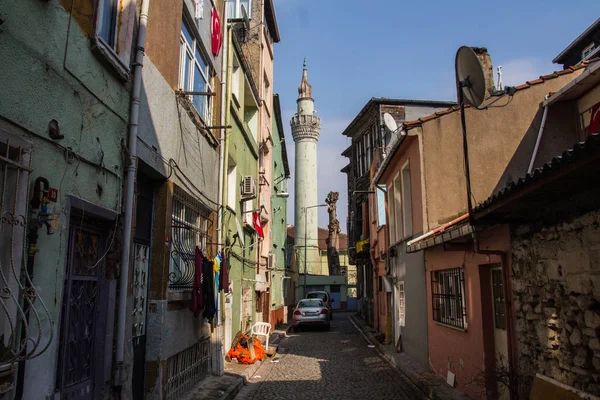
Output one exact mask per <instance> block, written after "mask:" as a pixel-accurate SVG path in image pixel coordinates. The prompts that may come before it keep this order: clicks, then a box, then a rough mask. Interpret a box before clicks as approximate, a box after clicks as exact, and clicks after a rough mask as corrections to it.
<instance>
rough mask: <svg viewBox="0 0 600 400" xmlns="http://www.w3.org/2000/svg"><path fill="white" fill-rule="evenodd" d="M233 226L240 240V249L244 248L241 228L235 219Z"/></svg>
mask: <svg viewBox="0 0 600 400" xmlns="http://www.w3.org/2000/svg"><path fill="white" fill-rule="evenodd" d="M235 225H236V227H237V235H238V238H240V243H241V244H242V247H244V232H242V226H241V225H240V221H239V220H238V219H237V217H235Z"/></svg>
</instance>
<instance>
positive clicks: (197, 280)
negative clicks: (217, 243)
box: [190, 246, 204, 318]
mask: <svg viewBox="0 0 600 400" xmlns="http://www.w3.org/2000/svg"><path fill="white" fill-rule="evenodd" d="M203 261H204V256H203V255H202V251H200V249H199V248H198V246H196V254H195V257H194V262H195V264H194V284H193V286H192V303H191V304H190V311H191V312H193V313H194V316H195V317H196V318H197V317H198V316H199V315H200V312H201V311H202V304H203V302H202V265H203Z"/></svg>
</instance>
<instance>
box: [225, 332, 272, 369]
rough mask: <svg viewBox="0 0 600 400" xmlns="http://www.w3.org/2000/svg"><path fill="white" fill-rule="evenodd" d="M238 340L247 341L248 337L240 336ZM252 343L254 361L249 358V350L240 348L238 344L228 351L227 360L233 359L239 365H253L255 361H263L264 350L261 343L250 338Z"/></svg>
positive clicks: (256, 339)
mask: <svg viewBox="0 0 600 400" xmlns="http://www.w3.org/2000/svg"><path fill="white" fill-rule="evenodd" d="M240 339H246V340H248V339H249V337H248V336H246V335H242V336H241V337H240ZM252 342H253V343H254V356H255V357H254V359H251V358H250V350H249V349H248V348H247V347H244V346H242V345H241V344H240V343H238V344H237V345H236V346H235V348H233V347H232V348H231V349H229V351H228V352H227V356H228V357H229V358H235V359H236V360H238V362H239V363H240V364H254V363H255V362H256V361H257V360H258V361H260V360H264V359H265V349H264V348H263V345H262V342H261V341H260V339H258V338H252Z"/></svg>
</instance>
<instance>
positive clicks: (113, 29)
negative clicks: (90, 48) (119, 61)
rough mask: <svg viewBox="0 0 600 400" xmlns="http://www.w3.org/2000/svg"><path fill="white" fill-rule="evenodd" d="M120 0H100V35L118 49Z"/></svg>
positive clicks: (106, 42) (114, 48) (105, 41)
mask: <svg viewBox="0 0 600 400" xmlns="http://www.w3.org/2000/svg"><path fill="white" fill-rule="evenodd" d="M117 5H118V0H100V1H99V2H98V28H97V29H98V36H99V37H100V38H101V39H102V40H103V41H104V43H105V44H106V45H107V46H108V47H110V48H111V49H113V50H114V51H116V50H117V30H118V29H117V22H118V19H119V12H118V8H117Z"/></svg>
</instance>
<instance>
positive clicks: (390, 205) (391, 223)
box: [387, 183, 397, 243]
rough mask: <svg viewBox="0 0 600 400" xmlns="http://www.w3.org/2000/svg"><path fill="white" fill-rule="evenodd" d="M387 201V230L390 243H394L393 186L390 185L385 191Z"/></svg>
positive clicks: (394, 211) (394, 207) (394, 208)
mask: <svg viewBox="0 0 600 400" xmlns="http://www.w3.org/2000/svg"><path fill="white" fill-rule="evenodd" d="M387 201H388V210H389V212H390V214H389V218H390V219H389V229H388V231H389V232H390V243H396V240H397V239H396V222H395V219H394V216H395V215H396V205H395V202H394V184H393V183H392V184H391V185H390V186H389V187H388V191H387Z"/></svg>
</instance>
